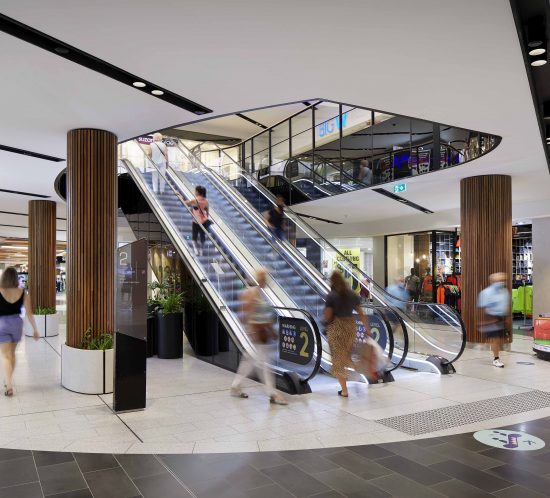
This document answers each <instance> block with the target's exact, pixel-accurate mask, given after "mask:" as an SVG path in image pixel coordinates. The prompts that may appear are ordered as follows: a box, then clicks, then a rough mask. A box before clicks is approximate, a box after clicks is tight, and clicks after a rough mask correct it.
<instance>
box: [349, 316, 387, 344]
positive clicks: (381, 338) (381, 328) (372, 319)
mask: <svg viewBox="0 0 550 498" xmlns="http://www.w3.org/2000/svg"><path fill="white" fill-rule="evenodd" d="M367 318H368V320H369V325H370V331H371V334H372V338H373V339H374V340H375V341H376V342H377V343H378V345H379V346H380V347H381V348H382V349H383V350H385V349H386V345H387V343H388V332H387V330H386V324H385V323H384V321H383V320H382V319H381V318H380V317H379V316H377V315H367ZM356 324H357V339H356V341H357V342H358V343H360V344H362V343H364V342H365V327H364V326H363V322H361V320H356Z"/></svg>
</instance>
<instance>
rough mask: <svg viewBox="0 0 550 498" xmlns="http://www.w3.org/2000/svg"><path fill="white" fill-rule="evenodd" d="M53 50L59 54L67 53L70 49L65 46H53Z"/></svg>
mask: <svg viewBox="0 0 550 498" xmlns="http://www.w3.org/2000/svg"><path fill="white" fill-rule="evenodd" d="M54 50H55V51H56V52H57V53H58V54H59V55H67V54H68V53H69V52H70V50H69V49H68V48H66V47H55V48H54Z"/></svg>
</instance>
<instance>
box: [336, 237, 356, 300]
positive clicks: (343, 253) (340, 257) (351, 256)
mask: <svg viewBox="0 0 550 498" xmlns="http://www.w3.org/2000/svg"><path fill="white" fill-rule="evenodd" d="M348 261H351V263H352V264H353V266H354V267H355V268H357V269H359V268H360V266H361V249H359V248H358V247H354V248H351V249H339V252H338V253H336V255H335V256H334V258H333V260H332V269H333V270H338V271H339V272H340V273H342V275H343V276H344V279H345V280H346V282H347V284H348V285H349V286H350V287H351V288H352V289H353V291H354V292H355V293H357V294H359V293H360V292H361V286H360V285H359V280H358V278H357V277H358V275H355V278H354V275H352V273H351V271H350V270H348V268H349V263H348Z"/></svg>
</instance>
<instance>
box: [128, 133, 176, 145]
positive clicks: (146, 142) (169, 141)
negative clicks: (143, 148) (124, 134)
mask: <svg viewBox="0 0 550 498" xmlns="http://www.w3.org/2000/svg"><path fill="white" fill-rule="evenodd" d="M137 141H138V143H140V144H144V145H151V144H152V143H153V136H152V135H147V136H144V137H138V138H137ZM162 142H163V143H164V144H166V145H167V146H168V147H175V146H176V145H177V144H178V139H177V138H163V139H162Z"/></svg>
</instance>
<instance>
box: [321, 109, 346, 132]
mask: <svg viewBox="0 0 550 498" xmlns="http://www.w3.org/2000/svg"><path fill="white" fill-rule="evenodd" d="M340 121H341V122H342V129H343V128H345V127H346V124H347V121H348V113H347V112H345V113H344V114H342V119H341V120H340V116H336V117H335V118H332V119H329V120H328V121H325V122H324V123H321V124H320V125H319V126H317V134H318V135H319V137H320V138H323V137H326V136H327V135H331V134H332V133H335V132H337V131H338V130H340Z"/></svg>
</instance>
